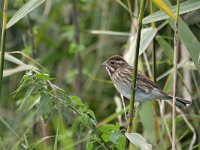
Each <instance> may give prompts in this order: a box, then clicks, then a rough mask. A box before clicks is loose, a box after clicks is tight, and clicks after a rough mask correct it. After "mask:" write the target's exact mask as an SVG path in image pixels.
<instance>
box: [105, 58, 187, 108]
mask: <svg viewBox="0 0 200 150" xmlns="http://www.w3.org/2000/svg"><path fill="white" fill-rule="evenodd" d="M102 65H103V66H105V68H106V70H107V72H108V74H109V76H110V78H111V80H112V83H113V84H114V86H115V88H116V90H117V91H118V92H119V93H120V94H122V95H123V97H126V98H127V99H129V100H130V98H131V92H132V90H133V88H132V74H133V68H132V67H131V66H130V65H129V64H128V63H127V62H126V61H125V60H124V59H123V57H121V56H119V55H113V56H111V57H110V58H108V59H107V60H106V61H105V62H103V63H102ZM134 90H135V101H136V102H139V103H143V102H145V101H151V100H156V99H161V100H169V101H172V100H173V97H172V96H171V95H169V94H167V93H165V92H164V91H163V90H162V89H161V88H160V87H159V86H158V85H156V83H155V82H153V81H152V80H151V79H150V78H148V77H147V76H145V75H144V74H142V72H140V71H138V72H137V77H136V86H135V89H134ZM187 104H191V102H190V101H188V100H185V99H183V98H180V97H176V106H178V107H186V106H187Z"/></svg>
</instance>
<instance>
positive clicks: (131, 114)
mask: <svg viewBox="0 0 200 150" xmlns="http://www.w3.org/2000/svg"><path fill="white" fill-rule="evenodd" d="M145 6H146V0H142V1H141V5H140V14H139V17H138V30H137V34H136V46H135V51H136V53H135V56H134V57H135V59H134V67H133V77H132V92H131V99H130V107H129V113H128V115H129V116H128V129H127V132H128V133H131V132H132V128H133V118H134V101H135V88H136V78H137V70H138V56H139V49H140V36H141V29H142V19H143V16H144V10H145ZM127 147H129V140H128V139H127V140H126V144H125V149H126V148H127Z"/></svg>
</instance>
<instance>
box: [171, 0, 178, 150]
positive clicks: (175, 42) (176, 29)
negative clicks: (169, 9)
mask: <svg viewBox="0 0 200 150" xmlns="http://www.w3.org/2000/svg"><path fill="white" fill-rule="evenodd" d="M176 5H177V6H176V20H175V28H174V30H175V31H174V74H173V76H174V83H173V107H172V150H175V149H176V83H177V60H178V47H179V38H178V19H179V8H180V0H177V4H176Z"/></svg>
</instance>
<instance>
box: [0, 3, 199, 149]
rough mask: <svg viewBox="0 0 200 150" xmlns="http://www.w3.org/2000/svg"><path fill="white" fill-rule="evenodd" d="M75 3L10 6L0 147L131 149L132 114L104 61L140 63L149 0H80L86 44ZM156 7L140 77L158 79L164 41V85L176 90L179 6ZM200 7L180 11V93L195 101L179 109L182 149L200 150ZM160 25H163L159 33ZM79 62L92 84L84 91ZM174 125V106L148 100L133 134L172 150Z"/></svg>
mask: <svg viewBox="0 0 200 150" xmlns="http://www.w3.org/2000/svg"><path fill="white" fill-rule="evenodd" d="M72 2H73V0H72V1H66V0H57V1H53V0H46V1H45V0H41V1H38V0H29V1H23V0H17V1H14V0H10V1H9V4H8V24H7V30H6V35H7V36H6V40H5V41H4V42H5V43H4V44H5V50H6V53H5V63H4V64H5V65H4V71H3V77H4V78H3V85H2V87H3V91H2V93H3V94H2V96H3V98H2V99H1V100H0V131H1V132H0V149H45V150H48V149H54V150H57V149H67V150H68V149H88V150H90V149H91V150H92V149H119V150H121V149H124V146H125V141H126V139H125V138H126V136H127V133H126V135H125V130H124V128H126V122H125V119H124V110H123V108H121V101H117V99H119V98H114V96H115V95H118V94H117V92H116V90H115V89H114V86H113V85H112V83H111V81H110V79H109V78H108V75H107V73H106V71H105V70H104V68H102V67H101V63H102V62H103V61H104V60H105V59H107V57H109V56H111V55H113V54H120V55H124V56H125V58H126V59H127V60H128V61H129V62H130V63H131V64H133V55H134V47H135V42H134V35H135V33H136V26H135V24H137V23H135V22H137V15H138V14H137V13H138V9H139V7H138V5H137V3H136V2H140V1H139V0H136V1H129V0H128V1H124V0H116V1H108V0H107V1H93V0H76V7H77V14H78V18H77V19H78V26H79V27H78V30H79V31H80V33H79V35H78V38H79V39H80V40H79V42H78V43H77V40H76V38H77V37H76V36H77V35H76V32H75V26H74V24H73V19H74V16H73V13H72V10H73V9H74V7H73V3H72ZM153 2H155V3H156V6H155V12H154V13H152V14H151V13H150V10H149V7H146V9H145V16H146V17H145V18H144V19H143V25H142V27H143V28H142V34H141V37H142V39H141V42H140V57H139V70H142V71H143V72H144V73H145V74H148V75H149V76H150V77H152V74H153V73H152V71H151V68H152V65H153V64H152V59H153V58H152V57H153V56H152V49H153V48H152V45H151V44H152V41H153V40H154V39H155V48H156V55H157V57H156V63H157V72H156V75H157V84H158V85H159V86H160V87H161V88H163V89H164V91H165V92H168V93H172V85H173V77H172V74H173V48H172V47H173V38H174V37H173V30H174V21H173V20H172V19H169V18H174V16H173V15H174V13H175V8H176V6H174V5H175V4H176V3H172V4H170V3H169V1H167V0H164V1H153ZM198 4H199V1H198V0H184V1H182V4H181V5H180V14H181V15H180V17H181V19H180V21H179V25H180V26H179V27H180V28H179V32H178V34H179V38H180V41H181V44H180V51H179V53H180V54H181V55H180V56H179V58H180V61H179V62H178V70H177V71H178V82H177V83H178V85H177V87H178V88H177V95H178V96H180V97H184V98H189V99H192V102H193V104H192V105H191V106H190V107H188V108H186V109H183V110H177V116H176V126H177V132H176V138H177V141H176V142H177V145H176V146H177V149H192V148H193V149H199V148H200V144H199V143H200V138H199V137H200V130H199V129H200V125H199V121H200V118H199V108H200V104H199V101H200V86H199V85H200V78H199V67H200V65H199V64H200V63H199V62H200V55H199V39H200V36H199V35H200V34H199V33H200V29H199V22H200V18H199V16H200V15H199V13H200V12H199V10H198V9H199V5H198ZM147 5H148V6H149V4H147ZM171 5H172V6H171ZM0 8H1V10H3V1H1V2H0ZM168 15H169V16H168ZM0 16H1V18H2V17H3V11H0ZM188 16H189V17H188ZM1 20H2V19H1ZM153 21H154V22H155V23H156V27H153V28H152V27H151V25H150V24H149V23H151V22H153ZM1 28H2V27H1ZM1 44H2V43H1ZM184 46H185V47H186V48H185V47H184ZM79 54H80V57H81V60H80V62H81V63H80V62H79V60H78V59H77V56H78V55H79ZM1 61H2V60H1ZM78 65H80V67H81V69H82V74H81V78H82V80H83V81H84V82H83V84H81V89H79V88H80V87H79V86H78V85H79V83H80V72H79V71H80V68H78ZM78 91H80V92H78ZM114 100H115V101H114ZM125 103H126V104H127V105H128V101H125ZM156 121H157V124H156V123H155V122H156ZM171 124H172V121H171V106H170V105H168V102H164V101H159V102H158V103H157V102H155V103H154V102H146V103H144V104H142V106H141V108H140V109H139V110H138V111H137V112H136V116H135V118H134V124H133V131H134V132H136V133H130V135H128V136H129V139H131V140H132V139H134V140H133V141H132V143H133V144H135V145H136V146H137V147H140V148H142V145H146V144H147V145H148V146H150V147H151V146H152V149H158V150H159V149H171V143H172V141H171V130H172V128H171ZM122 126H123V128H122ZM135 139H137V140H135ZM131 140H130V141H131ZM141 142H142V143H141ZM138 143H139V144H138ZM133 149H137V148H136V147H134V146H133Z"/></svg>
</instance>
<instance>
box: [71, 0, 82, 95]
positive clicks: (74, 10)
mask: <svg viewBox="0 0 200 150" xmlns="http://www.w3.org/2000/svg"><path fill="white" fill-rule="evenodd" d="M72 6H73V8H72V18H73V24H74V32H75V34H74V40H75V42H76V44H77V45H78V44H79V41H80V31H79V25H78V14H77V8H76V0H72ZM76 65H77V69H78V80H77V83H76V86H77V88H76V92H77V95H78V96H79V97H81V89H82V87H83V73H82V65H81V55H80V53H79V52H78V53H77V54H76Z"/></svg>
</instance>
